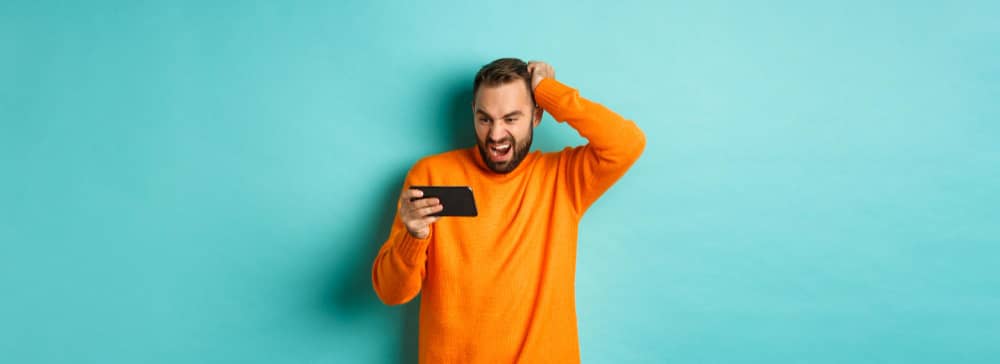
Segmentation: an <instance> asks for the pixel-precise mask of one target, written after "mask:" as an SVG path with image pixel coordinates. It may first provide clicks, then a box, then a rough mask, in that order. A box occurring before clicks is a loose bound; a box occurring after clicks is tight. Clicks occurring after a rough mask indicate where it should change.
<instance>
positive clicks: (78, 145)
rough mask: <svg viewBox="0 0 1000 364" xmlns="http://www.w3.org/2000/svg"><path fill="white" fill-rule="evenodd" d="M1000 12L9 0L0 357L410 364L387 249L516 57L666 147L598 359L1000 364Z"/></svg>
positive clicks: (656, 163)
mask: <svg viewBox="0 0 1000 364" xmlns="http://www.w3.org/2000/svg"><path fill="white" fill-rule="evenodd" d="M418 3H419V4H418ZM998 4H1000V3H997V2H995V1H979V2H954V1H917V2H911V1H890V2H879V3H877V4H876V3H871V2H867V1H850V2H845V1H836V2H834V1H830V2H826V3H825V4H815V3H813V4H808V5H807V4H803V3H802V2H797V1H786V2H773V1H768V2H756V3H749V2H740V3H733V2H729V1H697V2H694V1H692V2H652V1H650V2H646V3H639V2H628V1H624V2H617V1H616V2H589V3H587V2H579V1H563V2H534V1H525V2H495V3H490V4H485V3H481V2H475V1H455V2H452V3H446V2H399V3H395V4H377V3H376V2H365V1H353V2H344V1H330V2H321V1H300V2H277V1H275V2H251V1H229V2H211V1H209V2H203V1H186V2H181V1H170V2H166V1H164V2H161V3H159V4H155V3H152V2H150V3H144V4H141V3H140V2H131V1H120V2H114V1H92V2H69V1H64V2H59V1H5V2H3V3H2V4H0V52H2V53H0V176H2V179H0V361H3V362H8V363H396V362H400V361H402V362H411V361H412V359H413V358H414V356H415V350H416V336H415V333H416V331H415V330H416V324H417V323H416V312H417V311H416V309H417V305H418V303H417V301H414V302H412V303H411V304H408V305H406V306H401V307H387V306H383V305H382V304H381V303H380V302H379V301H378V299H377V298H376V296H375V294H374V292H373V291H372V289H371V283H370V278H369V269H370V266H371V262H372V259H373V257H374V255H375V252H376V250H377V249H378V247H379V245H380V244H381V243H382V241H383V240H384V239H385V238H386V234H387V229H388V225H389V223H390V221H391V218H392V214H393V208H394V201H395V199H396V197H397V196H396V194H397V192H398V189H399V186H400V184H401V183H402V177H403V175H404V174H405V172H406V170H407V169H408V168H409V166H410V165H411V164H412V163H413V162H415V161H416V160H417V159H418V158H420V157H422V156H424V155H428V154H431V153H437V152H442V151H446V150H449V149H453V148H458V147H466V146H471V143H472V132H471V130H472V129H471V124H470V123H471V115H470V114H469V113H468V111H469V110H468V106H467V105H468V101H469V96H468V95H469V91H470V90H469V88H470V87H471V82H472V76H473V74H474V73H475V71H476V70H477V69H478V67H479V66H481V65H483V64H485V63H487V62H489V61H490V60H492V59H495V58H498V57H504V56H516V57H522V58H525V59H542V60H546V61H548V62H550V63H551V64H552V65H554V67H555V69H556V72H557V77H558V78H559V79H560V80H562V81H563V82H565V83H567V84H569V85H571V86H573V87H576V88H578V89H579V90H580V91H581V93H582V94H583V95H584V96H585V97H588V98H590V99H592V100H595V101H598V102H601V103H602V104H604V105H606V106H608V107H610V108H612V109H613V110H615V111H617V112H619V113H620V114H622V115H624V116H626V117H627V118H629V119H632V120H635V121H636V122H637V123H638V124H639V125H640V127H641V128H642V129H643V130H644V131H645V132H646V134H647V136H648V140H649V143H648V146H647V149H646V152H645V154H644V155H643V156H642V158H641V159H640V160H639V162H638V163H637V164H636V165H635V166H634V168H633V169H632V170H631V171H630V172H629V173H628V174H627V175H626V176H625V178H623V179H622V180H621V181H620V182H619V183H618V184H617V185H616V186H615V187H614V188H612V189H611V190H610V191H609V192H608V193H607V194H606V195H605V196H604V197H603V198H602V199H601V200H600V201H599V202H598V203H597V204H596V205H594V207H593V208H592V210H590V212H589V214H588V215H587V216H586V217H585V218H584V220H583V222H582V223H581V238H580V241H579V244H580V248H579V260H578V270H577V302H578V312H579V327H580V343H581V350H582V357H583V360H584V361H585V362H588V363H627V362H657V363H659V362H674V363H945V362H949V363H951V362H955V363H995V362H997V361H998V360H1000V346H998V345H997V344H998V342H1000V269H998V268H997V265H998V262H1000V146H998V139H1000V102H998V99H1000V97H998V96H1000V22H998V14H1000V5H998ZM539 128H540V129H539V130H538V131H537V133H536V144H535V145H536V146H537V148H540V149H542V150H556V149H560V148H561V147H562V146H565V145H575V144H578V143H580V142H581V141H582V139H580V138H579V137H578V136H577V134H576V133H575V132H574V131H573V130H572V129H571V128H570V127H569V126H568V125H565V124H556V123H554V122H552V120H551V119H550V118H549V117H548V116H546V118H545V121H544V122H543V123H542V125H541V126H540V127H539Z"/></svg>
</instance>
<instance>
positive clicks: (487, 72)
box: [472, 58, 535, 105]
mask: <svg viewBox="0 0 1000 364" xmlns="http://www.w3.org/2000/svg"><path fill="white" fill-rule="evenodd" d="M518 79H521V80H524V86H525V87H527V88H528V96H531V103H532V105H534V103H535V95H534V93H533V92H532V89H531V74H530V73H528V64H527V63H525V62H524V61H522V60H520V59H518V58H500V59H498V60H495V61H493V62H490V63H489V64H487V65H485V66H483V68H480V69H479V72H478V73H476V79H475V81H473V82H472V97H473V99H475V97H476V94H477V93H478V92H479V86H500V85H504V84H507V83H510V82H514V81H517V80H518Z"/></svg>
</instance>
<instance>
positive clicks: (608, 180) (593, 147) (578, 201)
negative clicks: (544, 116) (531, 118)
mask: <svg viewBox="0 0 1000 364" xmlns="http://www.w3.org/2000/svg"><path fill="white" fill-rule="evenodd" d="M532 64H533V65H534V67H530V66H529V67H530V69H532V70H533V71H534V72H533V77H532V86H533V87H534V95H535V101H536V102H537V103H538V105H539V106H541V107H542V109H544V110H545V111H548V112H549V114H551V115H552V117H553V118H554V119H555V120H556V121H559V122H566V123H568V124H569V125H570V126H572V127H573V128H574V129H576V131H577V132H579V133H580V136H582V137H584V138H586V139H587V144H586V145H582V146H578V147H575V148H568V147H567V148H566V149H565V150H563V152H562V153H563V158H564V159H565V163H564V165H563V166H564V167H565V172H566V174H567V182H568V184H569V191H570V193H571V195H572V196H571V197H572V200H573V204H574V208H575V209H576V211H577V212H578V214H580V215H582V214H583V213H584V212H585V211H586V210H587V208H588V207H590V205H591V204H593V203H594V201H596V200H597V198H598V197H600V196H601V194H603V193H604V192H605V191H607V189H608V188H610V187H611V185H613V184H614V183H615V182H616V181H618V179H619V178H621V176H623V175H624V174H625V172H626V171H627V170H628V169H629V167H631V166H632V164H633V163H635V161H636V160H638V159H639V156H640V155H641V154H642V151H643V150H644V149H645V146H646V136H645V134H643V132H642V130H640V129H639V127H638V126H637V125H636V124H635V123H634V122H632V121H630V120H626V119H625V118H623V117H622V116H621V115H618V114H616V113H615V112H613V111H611V110H610V109H608V108H606V107H604V106H602V105H600V104H598V103H596V102H592V101H590V100H587V99H584V98H583V97H580V94H579V93H578V92H577V90H576V89H574V88H572V87H569V86H566V85H564V84H562V83H560V82H559V81H556V80H555V77H554V72H551V66H548V65H544V64H541V65H539V64H537V63H536V62H532ZM546 67H548V68H547V69H546ZM546 71H549V72H546ZM539 73H541V75H540V74H539ZM550 74H551V76H552V77H547V76H549V75H550ZM539 76H541V77H539Z"/></svg>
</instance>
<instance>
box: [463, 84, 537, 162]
mask: <svg viewBox="0 0 1000 364" xmlns="http://www.w3.org/2000/svg"><path fill="white" fill-rule="evenodd" d="M534 105H535V102H534V100H532V99H531V94H530V93H528V87H527V85H525V83H524V81H523V80H515V81H514V82H508V83H506V84H503V85H499V86H480V87H479V92H478V93H476V99H475V100H473V102H472V112H473V114H474V118H475V125H476V142H477V143H476V144H478V146H479V154H480V155H482V157H483V161H485V162H486V165H487V166H488V167H490V169H491V170H493V171H494V172H496V173H508V172H510V171H513V170H514V168H517V166H518V164H520V163H521V161H522V160H524V157H525V156H527V155H528V151H529V150H530V149H531V138H532V136H533V131H534V127H535V125H538V122H539V121H541V112H537V113H536V108H535V106H534ZM537 111H541V110H540V109H539V110H537Z"/></svg>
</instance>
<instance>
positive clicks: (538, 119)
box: [531, 106, 544, 127]
mask: <svg viewBox="0 0 1000 364" xmlns="http://www.w3.org/2000/svg"><path fill="white" fill-rule="evenodd" d="M532 114H534V115H533V116H534V118H533V119H534V120H535V121H534V122H533V123H532V125H531V126H532V127H536V126H538V124H539V123H541V122H542V115H544V110H542V107H541V106H535V112H533V113H532Z"/></svg>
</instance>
